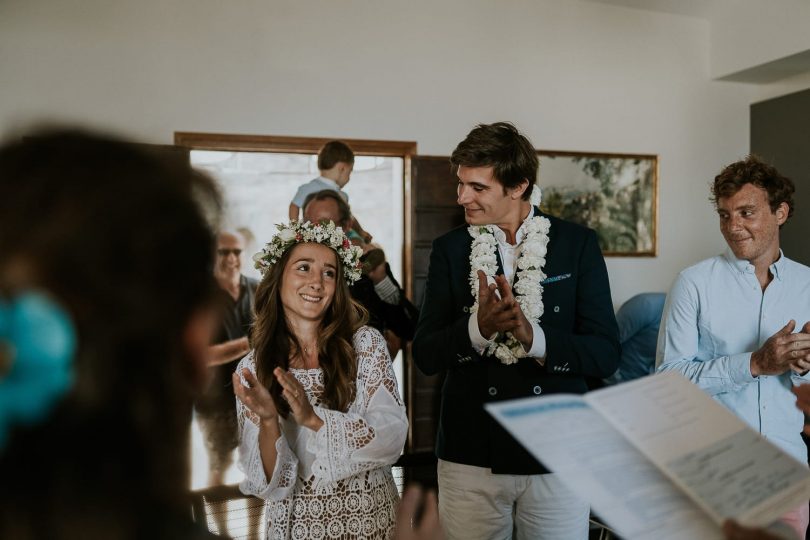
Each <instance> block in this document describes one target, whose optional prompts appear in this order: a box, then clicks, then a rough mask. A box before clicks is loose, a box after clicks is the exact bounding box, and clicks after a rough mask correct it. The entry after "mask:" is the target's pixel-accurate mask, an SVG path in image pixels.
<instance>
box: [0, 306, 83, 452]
mask: <svg viewBox="0 0 810 540" xmlns="http://www.w3.org/2000/svg"><path fill="white" fill-rule="evenodd" d="M75 352H76V332H75V330H74V329H73V324H72V323H71V320H70V317H69V316H68V315H67V313H65V312H64V310H63V309H62V308H61V307H60V306H58V305H57V304H56V303H54V302H53V301H52V300H50V299H49V298H47V297H46V296H43V295H41V294H38V293H34V292H25V293H22V294H20V295H17V296H15V297H12V299H11V300H10V301H5V300H0V448H3V446H4V445H5V442H6V438H7V437H8V433H9V430H10V428H11V426H12V425H14V424H29V425H30V424H35V423H37V422H41V421H42V420H43V419H44V418H45V417H46V416H47V415H48V413H49V412H50V411H51V409H52V408H53V406H54V405H55V404H56V403H57V402H58V400H59V399H60V398H61V397H62V396H63V395H64V394H65V392H67V391H68V390H69V389H70V388H71V386H72V385H73V378H74V375H73V357H74V354H75Z"/></svg>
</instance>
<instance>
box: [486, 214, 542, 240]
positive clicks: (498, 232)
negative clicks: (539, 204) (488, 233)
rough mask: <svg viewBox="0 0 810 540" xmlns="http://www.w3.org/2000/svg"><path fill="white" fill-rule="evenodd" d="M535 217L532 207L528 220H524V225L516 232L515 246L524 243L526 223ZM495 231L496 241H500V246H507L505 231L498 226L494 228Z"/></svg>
mask: <svg viewBox="0 0 810 540" xmlns="http://www.w3.org/2000/svg"><path fill="white" fill-rule="evenodd" d="M533 217H534V206H530V207H529V215H527V216H526V219H524V220H523V223H521V224H520V227H518V230H517V231H515V245H516V246H517V245H520V243H521V242H523V237H524V236H525V235H526V222H527V221H529V219H531V218H533ZM493 229H495V233H494V234H495V239H496V240H497V241H498V243H499V244H506V243H507V242H506V233H505V232H503V230H501V228H500V227H498V226H497V225H495V226H494V227H493Z"/></svg>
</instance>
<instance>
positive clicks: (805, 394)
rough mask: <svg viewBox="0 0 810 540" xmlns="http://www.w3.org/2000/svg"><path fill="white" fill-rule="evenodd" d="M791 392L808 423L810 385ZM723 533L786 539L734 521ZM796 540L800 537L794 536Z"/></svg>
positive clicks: (737, 539) (736, 539)
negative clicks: (794, 395)
mask: <svg viewBox="0 0 810 540" xmlns="http://www.w3.org/2000/svg"><path fill="white" fill-rule="evenodd" d="M791 391H792V392H793V393H794V394H796V407H798V408H799V410H800V411H802V412H803V413H804V417H805V421H806V420H807V418H808V417H810V384H802V385H800V386H794V387H793V388H792V389H791ZM804 433H805V435H810V426H809V425H807V424H805V426H804ZM723 532H724V533H725V535H726V539H727V540H783V539H784V538H786V537H785V536H780V535H777V534H775V533H774V532H773V531H771V530H767V531H766V530H764V529H752V528H749V527H743V526H742V525H740V524H739V523H737V522H735V521H733V520H728V521H726V522H725V523H724V524H723ZM794 534H795V533H794ZM794 538H797V539H798V538H799V537H797V536H794Z"/></svg>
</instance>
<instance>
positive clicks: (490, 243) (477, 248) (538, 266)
mask: <svg viewBox="0 0 810 540" xmlns="http://www.w3.org/2000/svg"><path fill="white" fill-rule="evenodd" d="M535 194H536V196H535ZM535 198H536V199H537V202H536V203H535ZM532 203H533V204H535V205H537V204H540V188H539V186H537V185H535V186H534V191H533V192H532ZM492 227H493V225H487V226H483V227H482V226H480V225H472V226H470V227H468V228H467V232H468V233H469V234H470V236H471V237H472V238H473V241H472V245H471V249H470V290H471V292H472V295H473V298H475V302H474V303H473V305H472V307H471V308H470V313H476V312H477V311H478V270H482V271H483V272H484V274H486V276H487V277H493V278H494V276H495V273H496V272H497V271H498V259H497V257H496V256H495V253H496V250H497V249H498V241H497V239H496V238H495V234H494V233H493V229H492ZM523 227H524V230H525V231H526V236H525V237H524V239H523V242H522V244H521V252H520V257H518V260H517V262H516V264H515V267H516V270H517V272H516V274H515V284H514V287H513V292H514V294H515V299H516V300H517V302H518V304H520V309H521V310H522V311H523V314H524V315H525V316H526V318H527V319H528V320H529V321H536V322H538V323H539V322H540V317H541V316H542V315H543V310H544V308H543V286H542V285H541V283H542V282H543V280H545V279H546V274H545V273H544V272H543V267H544V266H545V265H546V258H545V257H546V253H547V247H548V233H549V230H550V229H551V223H550V222H549V220H548V219H547V218H544V217H542V216H534V217H532V218H530V219H528V220H526V221H525V222H524V223H523ZM485 353H486V354H489V355H494V356H495V358H497V359H498V360H500V361H501V363H503V364H506V365H509V364H514V363H516V362H517V361H518V359H520V358H523V357H524V356H526V351H525V350H524V349H523V344H522V343H520V341H518V340H517V338H515V337H514V336H513V335H512V333H511V332H506V333H505V334H500V333H499V334H498V335H496V336H495V338H494V339H493V340H492V341H491V342H490V344H489V345H488V346H487V349H486V351H485Z"/></svg>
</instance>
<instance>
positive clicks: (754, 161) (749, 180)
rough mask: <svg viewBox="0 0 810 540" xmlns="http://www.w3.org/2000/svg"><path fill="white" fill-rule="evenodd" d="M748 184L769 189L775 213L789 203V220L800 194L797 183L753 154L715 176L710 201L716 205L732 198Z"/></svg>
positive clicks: (769, 200) (768, 192)
mask: <svg viewBox="0 0 810 540" xmlns="http://www.w3.org/2000/svg"><path fill="white" fill-rule="evenodd" d="M745 184H753V185H755V186H756V187H758V188H761V189H764V190H765V192H766V193H767V194H768V204H769V205H770V207H771V212H776V209H777V208H779V205H781V204H782V203H785V204H787V206H788V218H790V216H792V215H793V210H794V207H795V205H794V202H793V193H794V192H795V191H796V186H795V185H794V184H793V181H792V180H791V179H790V178H787V177H786V176H782V175H781V174H779V171H777V170H776V168H775V167H773V166H772V165H768V164H767V163H765V162H764V161H762V160H761V159H760V158H759V157H757V156H755V155H753V154H751V155H749V156H748V157H746V158H745V159H743V160H740V161H735V162H734V163H732V164H731V165H727V166H726V167H725V168H724V169H723V170H722V171H720V174H718V175H717V176H715V177H714V183H713V184H712V196H711V199H710V200H711V201H712V203H713V204H714V205H715V206H716V205H717V201H718V200H720V199H722V198H724V197H731V196H732V195H734V194H735V193H737V192H738V191H740V189H742V187H743V186H744V185H745Z"/></svg>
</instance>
